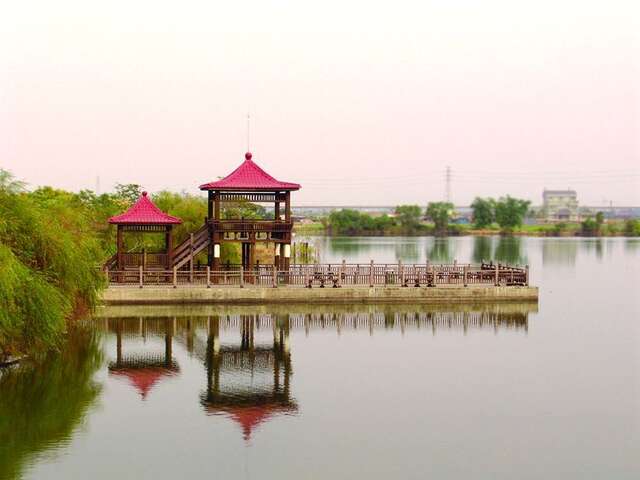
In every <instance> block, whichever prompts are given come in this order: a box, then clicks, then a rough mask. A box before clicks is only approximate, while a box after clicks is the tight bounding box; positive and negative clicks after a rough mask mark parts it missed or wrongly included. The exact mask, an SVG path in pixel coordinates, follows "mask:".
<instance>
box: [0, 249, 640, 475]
mask: <svg viewBox="0 0 640 480" xmlns="http://www.w3.org/2000/svg"><path fill="white" fill-rule="evenodd" d="M305 240H308V241H310V242H312V243H313V244H314V245H315V246H316V248H317V249H318V252H319V256H320V260H321V261H322V262H327V263H329V262H331V263H338V262H340V261H341V260H342V259H343V258H346V259H347V260H348V261H350V262H351V263H357V262H361V263H368V262H369V261H370V260H371V259H373V260H375V261H376V262H387V263H395V262H398V261H399V260H402V261H403V262H404V263H423V262H426V261H427V259H429V260H430V261H431V262H433V263H439V262H452V261H453V260H454V259H455V260H457V261H459V262H474V263H476V262H480V261H481V260H483V259H484V260H492V259H493V260H497V261H500V262H509V263H519V264H528V265H530V268H531V283H532V284H534V285H537V286H539V287H540V300H539V302H538V303H537V304H535V303H534V304H500V305H466V306H451V307H446V306H438V307H426V306H410V305H402V306H392V305H384V306H382V305H380V306H376V305H366V306H365V305H352V306H348V305H347V306H332V305H328V306H317V305H316V306H304V305H291V306H253V307H240V306H236V307H217V306H198V307H168V306H158V307H110V308H103V309H100V310H99V311H98V312H96V314H95V316H94V318H92V319H86V320H84V321H82V322H80V324H79V326H78V327H77V328H75V329H73V330H72V331H71V332H70V334H69V337H68V340H67V342H66V344H65V346H64V348H63V349H62V351H60V352H58V353H54V354H51V355H49V356H48V358H47V359H46V361H44V362H42V363H41V364H38V365H34V364H31V363H25V364H23V365H20V366H18V367H16V368H10V369H6V370H4V371H2V373H0V478H2V479H5V478H7V479H12V478H20V479H23V478H24V479H75V478H91V479H92V480H97V479H129V478H132V479H137V478H154V479H183V478H200V477H210V478H225V479H236V478H238V479H248V478H278V479H354V478H366V479H389V478H401V479H423V478H447V479H468V478H474V479H514V478H517V479H534V478H535V479H538V478H562V479H589V478H593V479H596V478H597V479H601V478H615V479H625V478H634V479H635V478H639V475H640V455H638V452H639V446H640V388H639V387H640V353H639V352H640V327H639V323H638V322H639V320H640V315H639V314H640V299H639V294H640V289H638V286H639V285H640V282H639V280H640V239H625V238H602V239H600V238H581V239H576V238H528V237H504V238H501V237H455V238H444V239H434V238H430V237H360V238H339V237H338V238H328V237H311V238H301V239H298V241H305Z"/></svg>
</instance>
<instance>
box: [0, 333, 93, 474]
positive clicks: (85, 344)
mask: <svg viewBox="0 0 640 480" xmlns="http://www.w3.org/2000/svg"><path fill="white" fill-rule="evenodd" d="M102 361H103V357H102V351H101V350H100V346H99V341H98V339H97V336H96V334H95V333H94V331H93V330H89V329H84V328H80V327H77V328H74V329H73V330H72V331H71V332H70V333H69V335H68V337H67V339H66V341H65V344H64V345H63V346H62V348H61V351H60V352H56V353H51V354H49V355H47V356H46V357H45V358H43V359H41V361H38V362H37V363H35V362H34V363H25V364H24V365H21V366H19V367H18V368H14V369H9V370H5V371H3V372H2V373H0V392H1V394H0V438H1V439H2V442H1V443H0V478H2V479H10V478H20V477H21V476H22V473H23V470H24V468H25V467H26V466H28V464H29V463H31V462H32V461H33V459H34V457H36V456H37V455H38V454H41V453H43V452H45V451H48V450H50V449H52V448H55V447H56V446H60V445H65V444H66V443H67V442H68V441H69V439H70V438H71V436H72V434H73V431H74V430H75V429H76V428H77V427H78V426H79V425H80V424H81V423H82V421H83V419H84V417H85V415H86V414H87V412H88V410H89V409H90V408H91V407H92V405H94V404H95V402H96V400H97V398H98V396H99V394H100V390H101V386H100V385H98V384H97V383H95V382H94V381H93V375H94V373H95V372H96V371H97V370H98V369H99V368H100V366H101V365H102Z"/></svg>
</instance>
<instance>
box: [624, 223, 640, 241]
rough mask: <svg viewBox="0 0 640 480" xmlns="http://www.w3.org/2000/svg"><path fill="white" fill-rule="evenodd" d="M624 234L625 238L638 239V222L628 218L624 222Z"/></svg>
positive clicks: (639, 226) (639, 234)
mask: <svg viewBox="0 0 640 480" xmlns="http://www.w3.org/2000/svg"><path fill="white" fill-rule="evenodd" d="M624 234H625V236H627V237H639V236H640V220H638V219H637V218H630V219H629V220H625V222H624Z"/></svg>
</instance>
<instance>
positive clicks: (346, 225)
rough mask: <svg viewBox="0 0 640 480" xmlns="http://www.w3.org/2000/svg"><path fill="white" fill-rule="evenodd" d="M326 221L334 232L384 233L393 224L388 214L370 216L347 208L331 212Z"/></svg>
mask: <svg viewBox="0 0 640 480" xmlns="http://www.w3.org/2000/svg"><path fill="white" fill-rule="evenodd" d="M328 222H329V223H328V224H329V228H330V231H331V233H334V234H361V233H384V232H385V231H386V230H388V229H389V228H391V227H393V225H394V221H393V219H392V218H390V217H389V216H388V215H382V216H380V217H372V216H371V215H367V214H366V213H360V212H358V211H357V210H350V209H348V208H347V209H343V210H337V211H335V212H331V214H330V215H329V220H328Z"/></svg>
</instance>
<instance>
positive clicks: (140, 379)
mask: <svg viewBox="0 0 640 480" xmlns="http://www.w3.org/2000/svg"><path fill="white" fill-rule="evenodd" d="M109 374H110V375H114V376H118V377H125V378H127V379H129V382H130V383H131V385H133V386H134V387H135V389H136V390H137V391H138V393H139V394H140V397H141V398H142V400H145V399H146V398H147V395H148V394H149V392H150V391H151V389H152V388H153V386H154V385H155V384H156V383H158V382H160V381H161V380H162V379H163V378H164V377H171V376H174V375H175V372H173V371H172V370H169V369H167V368H162V367H148V368H140V369H122V370H113V371H110V372H109Z"/></svg>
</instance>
